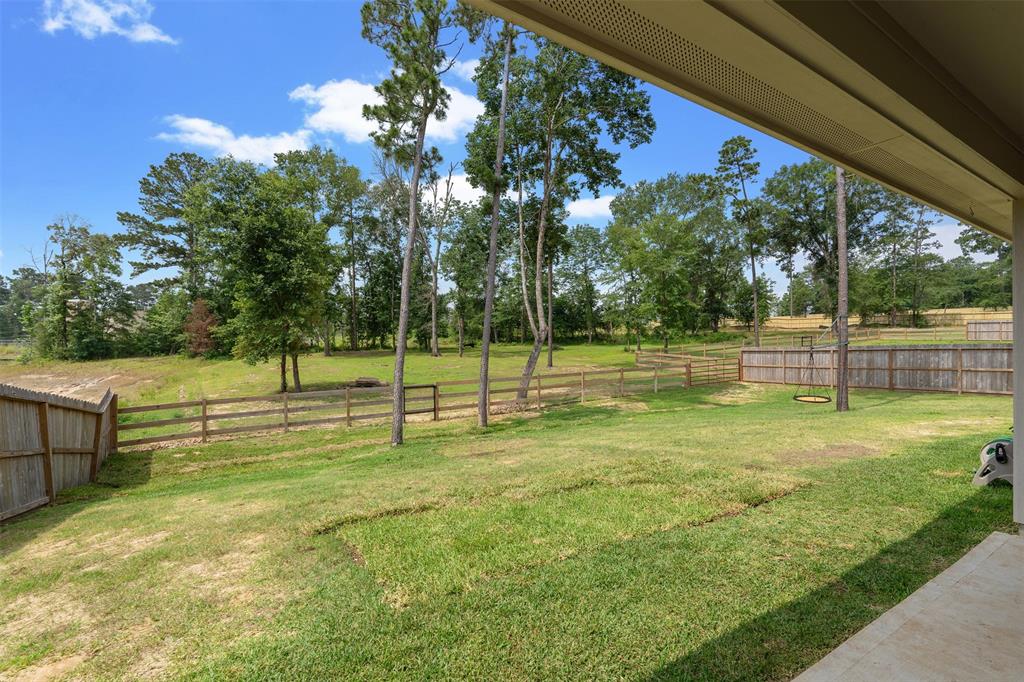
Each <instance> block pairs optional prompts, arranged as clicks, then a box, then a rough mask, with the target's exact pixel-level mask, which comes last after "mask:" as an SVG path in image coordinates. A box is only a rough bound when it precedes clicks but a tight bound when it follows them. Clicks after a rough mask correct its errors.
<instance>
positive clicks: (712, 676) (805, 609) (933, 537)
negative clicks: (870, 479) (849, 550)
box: [648, 486, 1011, 680]
mask: <svg viewBox="0 0 1024 682" xmlns="http://www.w3.org/2000/svg"><path fill="white" fill-rule="evenodd" d="M1010 490H1011V489H1010V487H1009V486H1005V487H999V488H995V489H989V490H979V491H978V492H977V493H975V494H974V495H972V496H971V497H969V498H967V499H966V500H964V501H963V502H961V503H959V504H956V505H954V506H951V507H948V508H946V509H945V510H944V511H943V512H942V513H941V514H939V515H938V516H937V517H936V518H935V519H934V520H932V521H931V522H930V523H928V524H927V525H926V526H924V527H923V528H921V529H920V530H919V531H918V532H916V533H915V534H913V535H912V536H910V537H909V538H907V539H905V540H903V541H901V542H897V543H895V544H893V545H890V546H888V547H886V548H885V549H884V550H882V551H881V552H879V553H878V554H876V555H875V556H873V557H871V558H870V559H868V560H867V561H864V562H863V563H861V564H858V565H857V566H855V567H854V568H852V569H850V570H849V571H847V572H846V573H844V574H843V575H842V576H840V577H839V578H838V579H837V580H834V581H833V582H831V583H829V584H827V585H825V586H823V587H821V588H819V589H817V590H814V591H813V592H810V593H808V594H807V595H806V596H804V597H802V598H800V599H797V600H795V601H793V602H790V603H789V604H786V605H785V606H783V607H781V608H778V609H775V610H774V611H770V612H769V613H766V614H764V615H763V616H760V617H758V618H755V619H753V620H751V621H748V622H747V623H745V624H744V625H742V626H741V627H739V628H737V629H735V630H732V631H730V632H728V633H726V634H724V635H722V636H721V637H718V638H717V639H715V640H712V641H710V642H709V643H707V644H705V645H704V646H702V647H700V648H699V649H697V650H695V651H693V652H692V653H690V654H688V655H686V656H683V657H680V658H678V659H676V660H675V661H672V662H671V663H669V664H668V665H666V666H664V667H662V668H661V669H659V670H657V671H656V672H654V673H653V674H652V675H650V676H649V677H648V679H649V680H755V679H756V680H781V679H790V678H791V677H793V676H795V675H797V674H799V673H800V672H801V671H803V670H804V669H806V668H808V667H809V666H811V665H813V664H814V663H816V662H817V661H818V660H819V659H821V658H822V657H824V656H825V655H826V654H827V653H828V652H830V651H831V650H832V649H834V648H836V647H837V646H839V645H840V644H841V643H842V642H844V641H845V640H846V639H847V638H849V637H850V636H852V635H853V634H854V633H856V632H857V631H858V630H860V629H861V628H863V627H865V626H866V625H868V624H869V623H870V622H872V621H873V620H875V619H876V618H878V616H880V615H881V614H882V613H883V612H885V611H886V610H888V609H889V608H891V607H893V606H895V605H896V604H898V603H899V602H900V601H902V600H903V599H905V598H906V597H908V596H909V595H910V594H911V593H912V592H914V591H915V590H916V589H918V588H919V587H921V585H923V584H924V583H925V582H927V581H928V580H930V579H931V578H933V577H934V576H936V575H938V574H939V573H940V572H942V571H943V570H945V568H947V567H948V566H949V565H951V564H952V563H953V562H955V561H956V560H957V559H959V558H960V557H961V556H963V555H964V554H966V553H967V552H968V551H969V550H970V549H971V548H972V547H974V546H975V545H977V544H978V543H979V542H981V541H982V540H983V539H984V538H985V537H987V536H988V534H989V533H991V532H992V531H994V530H1000V529H1002V530H1008V529H1009V526H1010V525H1011V524H1010V523H1009V517H1008V514H1007V509H1008V508H1009V505H1010V502H1009V500H1010V495H1011V493H1010Z"/></svg>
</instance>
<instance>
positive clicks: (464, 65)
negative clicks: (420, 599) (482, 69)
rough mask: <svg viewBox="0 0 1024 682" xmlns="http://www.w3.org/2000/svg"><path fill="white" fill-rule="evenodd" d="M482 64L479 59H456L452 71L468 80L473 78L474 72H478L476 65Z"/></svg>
mask: <svg viewBox="0 0 1024 682" xmlns="http://www.w3.org/2000/svg"><path fill="white" fill-rule="evenodd" d="M478 66H480V60H479V59H467V60H466V61H464V62H463V61H456V62H455V63H454V64H453V65H452V68H451V73H453V74H455V75H456V76H458V77H459V78H461V79H463V80H467V81H472V80H473V74H474V73H476V67H478Z"/></svg>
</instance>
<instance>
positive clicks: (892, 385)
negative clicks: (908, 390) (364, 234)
mask: <svg viewBox="0 0 1024 682" xmlns="http://www.w3.org/2000/svg"><path fill="white" fill-rule="evenodd" d="M894 355H895V351H894V350H893V349H892V348H890V349H889V390H890V391H892V390H895V388H896V383H895V380H894V375H895V372H894V371H893V369H894V368H893V356H894Z"/></svg>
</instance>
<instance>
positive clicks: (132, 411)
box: [117, 358, 739, 447]
mask: <svg viewBox="0 0 1024 682" xmlns="http://www.w3.org/2000/svg"><path fill="white" fill-rule="evenodd" d="M720 364H721V365H724V366H731V367H732V370H731V371H726V370H720V369H719V368H718V366H719V365H720ZM738 378H739V372H738V362H737V361H736V360H725V361H722V360H718V359H712V358H709V359H708V360H700V361H698V360H694V361H692V362H680V361H679V360H678V359H676V360H675V361H673V362H659V363H657V364H655V365H651V366H637V367H625V368H617V369H597V370H580V371H575V372H561V373H554V374H543V375H536V376H534V378H533V380H532V381H531V382H530V386H529V388H528V389H527V390H526V392H525V394H524V395H519V392H520V388H519V382H520V377H498V378H491V380H490V386H489V390H488V409H489V410H490V411H491V413H492V414H500V413H506V412H517V411H522V410H540V409H543V408H545V407H551V406H554V405H560V404H567V403H576V402H585V401H586V400H588V399H595V398H603V397H616V396H624V395H631V394H638V393H647V392H654V393H657V392H658V391H659V390H664V389H667V388H688V387H690V386H705V385H709V384H712V383H721V382H725V381H735V380H736V379H738ZM478 386H479V381H478V380H476V379H464V380H457V381H440V382H436V383H429V384H406V386H405V396H404V398H405V399H404V415H405V416H407V417H408V416H416V417H418V418H420V419H429V420H432V421H438V420H440V419H442V418H452V417H454V418H457V417H462V416H468V414H467V413H474V412H475V410H476V407H477V395H478V390H477V389H478ZM391 406H392V388H391V387H390V386H380V387H370V388H342V389H335V390H327V391H307V392H303V393H278V394H271V395H259V396H244V397H234V398H207V399H200V400H187V401H181V402H173V403H161V404H154V405H133V406H131V407H124V408H121V409H120V410H119V412H118V426H117V429H118V431H119V438H120V439H119V445H120V446H121V447H129V446H138V445H150V444H154V443H163V442H169V441H181V440H186V439H198V440H200V441H201V442H206V441H207V440H208V439H210V438H211V437H216V436H226V435H234V434H240V433H247V432H256V431H270V430H280V431H288V430H289V429H292V428H296V427H308V426H320V425H330V424H345V425H346V426H352V425H353V424H355V423H356V422H361V421H373V420H385V419H389V418H390V417H391ZM239 407H241V408H242V409H239ZM183 427H184V428H183Z"/></svg>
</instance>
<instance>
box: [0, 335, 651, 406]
mask: <svg viewBox="0 0 1024 682" xmlns="http://www.w3.org/2000/svg"><path fill="white" fill-rule="evenodd" d="M527 353H529V348H528V347H527V346H519V345H505V344H503V345H499V346H494V347H492V350H491V375H492V376H495V377H508V376H513V377H514V376H518V375H519V373H520V372H521V371H522V368H523V363H524V361H525V358H526V355H527ZM555 364H556V366H557V369H558V371H569V370H578V369H582V368H591V367H632V366H633V365H634V364H635V361H634V356H633V354H632V353H627V352H624V351H623V349H622V346H618V345H597V344H595V345H592V346H587V345H582V344H581V345H573V346H567V347H565V348H562V349H558V350H556V351H555ZM299 367H300V369H301V371H302V377H303V384H302V386H303V389H304V390H316V389H326V388H337V387H339V386H341V385H343V384H344V383H345V382H346V381H350V380H352V379H356V378H358V377H375V378H377V379H381V380H384V381H387V382H390V381H391V378H392V375H393V371H394V354H393V353H391V352H389V351H381V352H366V351H364V352H358V353H336V354H335V355H333V356H331V357H324V356H323V355H322V354H307V355H303V356H301V357H300V358H299ZM543 368H544V358H543V357H542V358H541V361H540V364H539V365H538V371H544V370H543ZM479 371H480V351H479V350H477V349H467V351H466V353H465V355H464V356H463V357H461V358H460V357H459V355H458V353H457V352H456V351H455V349H453V348H443V349H442V356H441V357H439V358H434V357H431V356H430V354H429V353H424V352H420V351H409V353H408V355H407V356H406V369H405V380H406V382H407V383H419V382H433V381H446V380H451V379H471V378H475V377H477V376H478V374H479ZM2 381H8V382H14V383H17V384H19V385H23V386H26V387H28V388H38V389H41V390H54V391H57V392H61V393H71V394H74V395H78V396H80V397H96V396H100V395H102V393H103V391H104V390H106V387H107V386H110V387H112V388H113V390H114V391H115V392H116V393H118V394H119V396H120V400H121V404H122V405H132V404H141V403H162V402H172V401H179V400H192V399H196V398H202V397H207V398H213V397H218V398H220V397H229V396H240V395H262V394H267V393H274V392H276V391H277V389H278V382H279V378H278V366H277V365H276V364H274V363H266V364H259V365H249V364H246V363H245V362H242V361H241V360H231V359H223V360H204V359H200V358H185V357H180V356H173V357H153V358H125V359H121V360H101V361H95V362H50V361H47V362H31V363H27V364H21V363H2V364H0V382H2ZM288 381H289V385H291V370H290V368H289V374H288Z"/></svg>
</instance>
